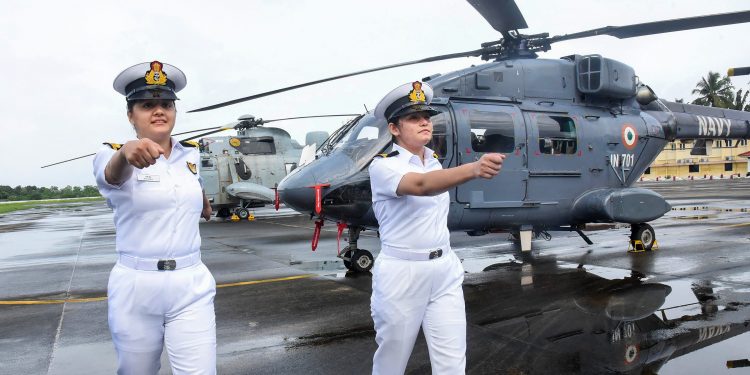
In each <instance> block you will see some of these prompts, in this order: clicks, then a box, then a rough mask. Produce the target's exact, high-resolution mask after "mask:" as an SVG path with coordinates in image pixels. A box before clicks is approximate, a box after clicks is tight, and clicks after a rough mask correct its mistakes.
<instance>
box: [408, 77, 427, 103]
mask: <svg viewBox="0 0 750 375" xmlns="http://www.w3.org/2000/svg"><path fill="white" fill-rule="evenodd" d="M411 87H412V90H411V91H409V100H411V101H412V102H415V103H424V102H426V101H427V99H426V98H425V95H424V91H422V82H419V81H415V82H412V84H411Z"/></svg>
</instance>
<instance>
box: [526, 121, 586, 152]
mask: <svg viewBox="0 0 750 375" xmlns="http://www.w3.org/2000/svg"><path fill="white" fill-rule="evenodd" d="M536 124H537V130H538V131H539V138H538V139H539V152H541V153H543V154H550V155H558V154H568V155H571V154H575V153H576V152H577V151H578V138H577V136H576V124H575V122H574V121H573V119H572V118H570V117H566V116H548V115H543V114H537V115H536Z"/></svg>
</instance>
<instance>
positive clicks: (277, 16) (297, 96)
mask: <svg viewBox="0 0 750 375" xmlns="http://www.w3.org/2000/svg"><path fill="white" fill-rule="evenodd" d="M516 1H517V3H518V5H519V7H520V8H521V11H522V12H523V14H524V17H525V18H526V21H527V23H528V24H529V28H528V29H526V30H524V32H525V33H527V34H531V33H540V32H549V33H550V34H551V35H558V34H566V33H572V32H577V31H582V30H588V29H593V28H598V27H602V26H607V25H613V26H620V25H626V24H632V23H640V22H648V21H656V20H661V19H671V18H681V17H689V16H697V15H704V14H714V13H723V12H730V11H738V10H746V9H750V4H749V3H748V1H747V0H731V1H721V0H720V1H704V0H700V1H695V0H684V1H653V0H628V1H614V0H607V1H565V2H557V1H549V0H516ZM208 4H210V5H208ZM426 5H429V7H425V6H426ZM748 36H750V24H744V25H733V26H723V27H717V28H711V29H702V30H692V31H684V32H677V33H670V34H662V35H658V36H648V37H641V38H634V39H623V40H620V39H616V38H613V37H608V36H598V37H593V38H587V39H581V40H577V41H568V42H562V43H558V44H555V45H554V46H553V49H552V50H551V51H549V52H547V53H545V54H543V55H542V57H543V58H559V57H560V56H565V55H570V54H574V53H578V54H592V53H598V54H602V55H604V56H605V57H610V58H613V59H616V60H619V61H622V62H624V63H627V64H629V65H631V66H632V67H633V68H635V71H636V74H638V75H639V76H640V78H641V80H642V81H643V82H645V83H647V84H648V85H650V86H651V87H652V88H653V89H654V90H655V91H656V93H657V94H658V95H659V96H660V97H662V98H666V99H669V100H673V99H674V98H685V99H686V100H691V99H692V98H693V97H694V96H693V95H691V94H690V91H691V90H692V89H693V88H694V87H695V84H696V82H697V81H698V80H699V79H700V78H701V77H702V76H705V75H706V74H707V72H708V71H718V72H722V74H725V73H726V69H727V68H729V67H732V66H747V65H750V44H748V42H747V38H748ZM498 38H499V33H497V32H496V31H495V30H493V29H492V28H491V27H490V26H489V25H488V24H487V23H486V22H485V20H484V19H483V18H482V17H481V16H480V15H479V13H477V12H476V11H475V10H474V8H473V7H471V6H470V5H469V4H468V3H467V2H466V1H464V0H430V1H411V2H409V1H403V0H378V1H375V0H370V1H359V0H341V1H333V0H317V1H307V0H273V1H271V0H269V1H259V0H244V1H214V2H210V3H209V2H206V1H185V0H181V1H170V0H167V1H158V2H155V1H127V2H122V1H117V2H115V1H86V2H83V1H20V0H19V1H16V0H4V1H2V2H0V72H2V73H0V74H2V75H1V77H2V82H0V84H1V85H2V87H3V88H2V89H0V150H1V151H0V156H1V157H0V172H1V173H0V185H11V186H16V185H37V186H51V185H56V186H61V187H62V186H66V185H74V186H75V185H79V186H80V185H92V184H94V180H93V177H92V174H91V161H92V160H91V158H87V159H83V160H78V161H74V162H70V163H67V164H63V165H60V166H55V167H50V168H45V169H40V166H42V165H45V164H49V163H52V162H55V161H59V160H64V159H68V158H72V157H75V156H79V155H83V154H87V153H91V152H95V151H96V150H97V149H98V148H99V147H100V145H101V142H104V141H113V142H119V143H124V142H125V141H127V140H129V139H133V138H134V133H133V131H132V129H131V127H130V124H129V123H128V121H127V118H126V114H125V100H124V98H123V97H122V96H121V95H119V94H118V93H116V92H115V91H114V90H113V89H112V81H113V80H114V77H115V76H116V75H117V74H118V73H119V72H120V71H122V70H123V69H125V68H126V67H128V66H131V65H134V64H136V63H140V62H145V61H152V60H160V61H162V62H166V63H169V64H173V65H176V66H177V67H179V68H181V69H182V70H183V71H184V72H185V73H186V75H187V79H188V85H187V87H186V88H185V90H183V91H182V92H180V93H179V97H180V99H181V100H180V101H178V103H177V110H178V115H177V126H176V127H175V131H176V132H179V131H186V130H192V129H198V128H204V127H209V126H219V125H223V124H226V123H228V122H231V121H233V120H235V119H236V118H237V117H239V116H240V115H243V114H248V113H249V114H253V115H255V116H256V117H262V118H265V119H273V118H281V117H292V116H305V115H314V114H329V113H352V112H354V113H358V112H362V111H364V106H365V105H366V106H367V108H370V109H372V108H374V107H375V105H376V104H377V102H378V101H379V100H380V99H381V98H382V96H383V95H385V94H386V93H387V92H388V91H390V90H391V89H393V88H394V87H396V86H398V85H400V84H402V83H405V82H409V81H412V80H415V79H420V78H422V77H425V76H428V75H431V74H434V73H439V72H441V73H446V72H449V71H453V70H457V69H461V68H464V67H467V66H469V65H471V64H480V63H482V61H481V60H480V59H478V58H461V59H456V60H451V61H444V62H438V63H430V64H422V65H417V66H413V67H406V68H398V69H394V70H390V71H385V72H378V73H373V74H369V75H364V76H359V77H355V78H348V79H344V80H340V81H337V82H331V83H325V84H321V85H317V86H311V87H307V88H303V89H299V90H296V91H291V92H287V93H283V94H279V95H275V96H270V97H266V98H262V99H258V100H255V101H251V102H246V103H243V104H238V105H234V106H230V107H225V108H222V109H218V110H214V111H209V112H202V113H186V111H187V110H190V109H194V108H198V107H202V106H206V105H210V104H214V103H217V102H221V101H225V100H229V99H234V98H237V97H242V96H248V95H251V94H255V93H259V92H263V91H268V90H272V89H275V88H279V87H283V86H288V85H292V84H297V83H302V82H306V81H311V80H315V79H319V78H324V77H329V76H332V75H337V74H342V73H347V72H352V71H357V70H362V69H366V68H371V67H376V66H381V65H387V64H392V63H396V62H402V61H408V60H413V59H418V58H423V57H428V56H433V55H441V54H447V53H454V52H462V51H467V50H472V49H476V48H479V45H480V43H482V42H486V41H492V40H496V39H498ZM748 81H750V78H748V77H741V78H734V79H733V83H734V84H735V86H736V87H737V88H744V89H747V88H749V87H750V85H748ZM342 121H343V120H342V119H340V118H333V119H324V120H307V121H294V122H279V123H277V124H278V125H277V126H279V127H281V128H284V129H286V130H287V131H289V132H290V133H291V134H292V136H293V137H294V138H295V139H297V140H298V141H299V142H300V143H304V135H305V132H307V131H311V130H326V131H328V132H331V131H333V130H335V129H336V128H337V127H339V126H340V125H341V124H342Z"/></svg>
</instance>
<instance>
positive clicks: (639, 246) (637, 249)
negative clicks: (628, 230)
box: [628, 240, 659, 253]
mask: <svg viewBox="0 0 750 375" xmlns="http://www.w3.org/2000/svg"><path fill="white" fill-rule="evenodd" d="M656 250H659V242H658V241H656V240H654V245H653V246H651V251H656ZM645 251H646V248H645V247H644V246H643V242H641V240H630V242H628V252H629V253H642V252H645Z"/></svg>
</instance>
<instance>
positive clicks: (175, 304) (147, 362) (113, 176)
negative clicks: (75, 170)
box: [94, 61, 216, 375]
mask: <svg viewBox="0 0 750 375" xmlns="http://www.w3.org/2000/svg"><path fill="white" fill-rule="evenodd" d="M185 84H186V78H185V75H184V74H183V73H182V71H180V70H179V69H177V68H176V67H174V66H172V65H169V64H163V63H161V62H158V61H153V62H150V63H142V64H138V65H135V66H132V67H130V68H128V69H126V70H124V71H123V72H122V73H120V75H118V76H117V78H116V79H115V81H114V88H115V90H116V91H117V92H119V93H120V94H123V95H125V97H126V100H127V116H128V119H129V120H130V123H131V125H132V126H133V129H134V130H135V135H136V139H134V140H131V141H128V142H126V143H125V144H122V145H120V144H115V143H105V147H103V148H102V150H100V151H99V152H98V153H97V154H96V157H95V158H94V175H95V176H96V182H97V185H98V187H99V191H100V192H101V194H102V195H103V196H104V197H105V198H106V199H107V204H108V205H109V206H110V207H111V208H112V209H113V210H114V221H115V230H116V240H115V246H116V249H117V253H118V260H117V263H116V264H115V266H114V268H113V269H112V272H111V273H110V276H109V284H108V286H107V296H108V308H109V314H108V315H109V328H110V332H111V333H112V341H113V342H114V345H115V349H116V350H117V358H118V370H117V373H118V374H139V375H141V374H156V373H157V372H158V371H159V368H160V366H161V364H160V356H161V353H162V349H163V347H164V345H165V344H166V347H167V353H168V355H169V361H170V364H171V367H172V373H174V374H215V373H216V319H215V314H214V304H213V301H214V295H215V294H216V282H215V281H214V278H213V276H211V273H210V272H209V271H208V269H207V268H206V266H205V265H204V264H203V263H202V262H201V256H200V245H201V239H200V234H199V233H198V222H199V219H200V217H203V218H204V219H206V220H208V219H209V218H210V217H211V206H210V204H209V202H208V199H207V198H206V196H205V194H204V193H203V191H202V189H201V184H200V176H199V175H198V163H200V155H199V153H198V151H197V150H196V148H195V146H194V145H192V144H189V143H187V142H183V143H180V142H179V141H177V140H176V139H175V138H172V137H171V133H172V129H173V128H174V125H175V117H176V109H175V100H176V99H177V96H176V95H175V93H176V92H178V91H179V90H181V89H182V88H183V87H185Z"/></svg>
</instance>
